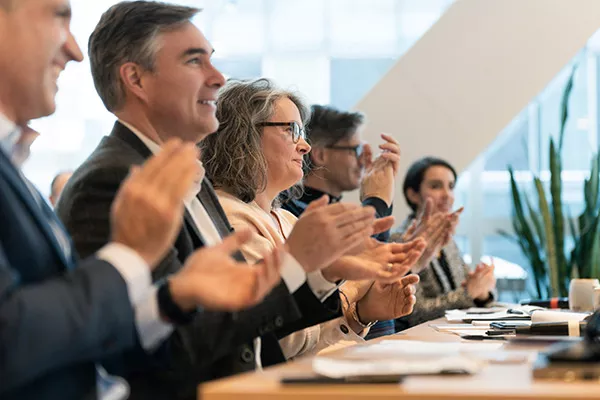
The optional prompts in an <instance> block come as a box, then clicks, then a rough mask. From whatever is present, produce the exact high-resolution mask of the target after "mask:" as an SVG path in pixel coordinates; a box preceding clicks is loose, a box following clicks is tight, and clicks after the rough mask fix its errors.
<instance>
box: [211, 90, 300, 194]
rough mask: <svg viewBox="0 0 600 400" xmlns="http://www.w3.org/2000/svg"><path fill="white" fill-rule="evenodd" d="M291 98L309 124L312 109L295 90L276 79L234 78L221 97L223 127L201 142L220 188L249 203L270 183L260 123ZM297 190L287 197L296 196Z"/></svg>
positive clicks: (294, 189) (220, 120)
mask: <svg viewBox="0 0 600 400" xmlns="http://www.w3.org/2000/svg"><path fill="white" fill-rule="evenodd" d="M281 98H288V99H290V100H291V101H292V102H293V103H294V104H295V105H296V107H298V111H299V112H300V118H301V119H302V124H303V125H304V126H306V124H307V123H308V119H309V117H310V110H309V109H308V107H307V106H306V105H305V103H304V101H303V100H302V99H301V98H300V97H299V96H298V95H297V94H295V93H293V92H291V91H287V90H282V89H279V88H278V87H277V86H275V84H274V83H273V82H271V81H270V80H268V79H265V78H261V79H255V80H247V81H238V80H230V81H228V82H227V83H226V84H225V86H223V88H222V89H221V91H220V92H219V96H218V97H217V119H218V120H219V130H218V131H217V132H216V133H214V134H212V135H210V136H208V137H207V138H205V139H204V140H203V141H202V142H200V148H201V154H202V162H203V164H204V168H205V170H206V176H207V177H208V178H209V179H210V180H211V181H212V183H213V184H214V185H215V187H217V188H221V189H223V190H225V191H226V192H228V193H230V194H232V195H234V196H235V197H237V198H238V199H240V200H242V201H244V202H246V203H249V202H251V201H253V200H254V198H255V197H256V194H257V193H259V192H261V191H263V190H264V189H265V187H266V185H267V161H266V159H265V156H264V154H263V151H262V142H261V137H262V130H263V128H262V127H260V126H259V125H260V124H261V123H262V122H267V121H268V120H269V118H271V116H272V115H273V114H274V113H275V102H276V101H277V100H279V99H281ZM292 190H293V192H294V193H288V196H286V197H295V195H296V194H297V192H298V190H299V189H298V188H292Z"/></svg>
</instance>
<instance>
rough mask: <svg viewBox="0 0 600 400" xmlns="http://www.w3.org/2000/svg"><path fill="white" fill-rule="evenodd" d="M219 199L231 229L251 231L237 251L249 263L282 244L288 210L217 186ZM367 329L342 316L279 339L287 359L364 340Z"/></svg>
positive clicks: (290, 222)
mask: <svg viewBox="0 0 600 400" xmlns="http://www.w3.org/2000/svg"><path fill="white" fill-rule="evenodd" d="M216 192H217V196H218V197H219V202H220V203H221V206H222V207H223V209H224V210H225V214H226V215H227V218H228V219H229V222H230V223H231V226H232V227H233V228H234V229H239V228H243V227H245V228H250V229H251V230H252V231H253V232H254V233H255V235H253V237H252V239H251V240H250V241H249V242H248V243H246V244H245V245H244V246H243V247H242V249H241V251H242V254H243V255H244V257H245V258H246V260H248V262H249V263H255V262H257V261H258V260H261V259H262V258H263V254H264V253H265V252H266V251H270V250H272V249H273V248H274V247H275V246H276V245H277V244H282V243H284V242H285V240H286V239H287V237H288V235H289V234H290V232H291V231H292V228H293V227H294V224H295V223H296V220H297V218H296V217H295V216H294V215H293V214H292V213H290V212H288V211H286V210H284V209H281V208H275V209H273V210H271V213H267V212H266V211H265V210H263V209H262V208H260V207H259V205H258V204H256V202H254V201H253V202H250V203H244V202H243V201H241V200H240V199H238V198H237V197H235V196H232V195H231V194H229V193H226V192H224V191H222V190H217V191H216ZM367 333H368V330H365V331H363V332H361V335H357V334H356V333H355V332H354V331H353V330H352V329H350V327H349V325H348V321H347V320H346V319H345V317H340V318H337V319H334V320H331V321H328V322H325V323H323V324H319V325H315V326H312V327H310V328H306V329H303V330H301V331H297V332H294V333H292V334H290V335H288V336H286V337H284V338H283V339H281V340H280V341H279V344H280V345H281V348H282V350H283V354H284V356H285V357H286V358H287V359H291V358H294V357H298V356H300V355H314V354H316V353H319V352H321V351H330V350H334V349H337V348H340V347H344V346H347V345H351V344H355V343H359V342H364V338H363V337H364V336H366V335H367Z"/></svg>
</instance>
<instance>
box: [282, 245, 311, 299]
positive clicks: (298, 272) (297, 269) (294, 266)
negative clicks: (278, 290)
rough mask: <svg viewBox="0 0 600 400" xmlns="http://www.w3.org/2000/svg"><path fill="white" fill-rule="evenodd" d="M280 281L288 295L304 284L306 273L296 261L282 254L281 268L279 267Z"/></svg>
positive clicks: (286, 254)
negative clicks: (286, 289) (288, 292)
mask: <svg viewBox="0 0 600 400" xmlns="http://www.w3.org/2000/svg"><path fill="white" fill-rule="evenodd" d="M281 279H283V282H284V283H285V285H286V286H287V288H288V290H289V291H290V293H294V292H295V291H296V290H298V288H299V287H300V286H302V285H303V284H304V282H306V272H304V268H302V265H300V263H299V262H298V261H296V259H295V258H294V257H293V256H292V255H291V254H289V253H283V266H282V267H281Z"/></svg>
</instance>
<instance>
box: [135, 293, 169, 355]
mask: <svg viewBox="0 0 600 400" xmlns="http://www.w3.org/2000/svg"><path fill="white" fill-rule="evenodd" d="M157 292H158V287H157V286H152V287H151V288H150V290H149V291H148V292H147V295H146V298H145V299H143V301H141V302H140V303H138V304H137V305H136V306H135V325H136V327H137V331H138V335H139V337H140V342H141V344H142V347H143V348H144V350H149V351H151V350H154V349H155V348H156V347H157V346H158V345H159V344H160V343H161V342H162V341H163V340H164V339H165V338H166V337H167V336H169V335H170V334H171V332H172V331H173V325H171V324H169V323H167V322H164V321H163V320H162V319H161V317H160V310H159V308H158V296H157Z"/></svg>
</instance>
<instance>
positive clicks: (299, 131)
mask: <svg viewBox="0 0 600 400" xmlns="http://www.w3.org/2000/svg"><path fill="white" fill-rule="evenodd" d="M258 126H286V127H288V128H289V129H290V133H291V134H292V141H293V142H294V143H298V142H299V141H300V138H302V139H304V140H306V131H305V130H304V128H300V125H299V124H298V123H297V122H296V121H292V122H261V123H260V124H258Z"/></svg>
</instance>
